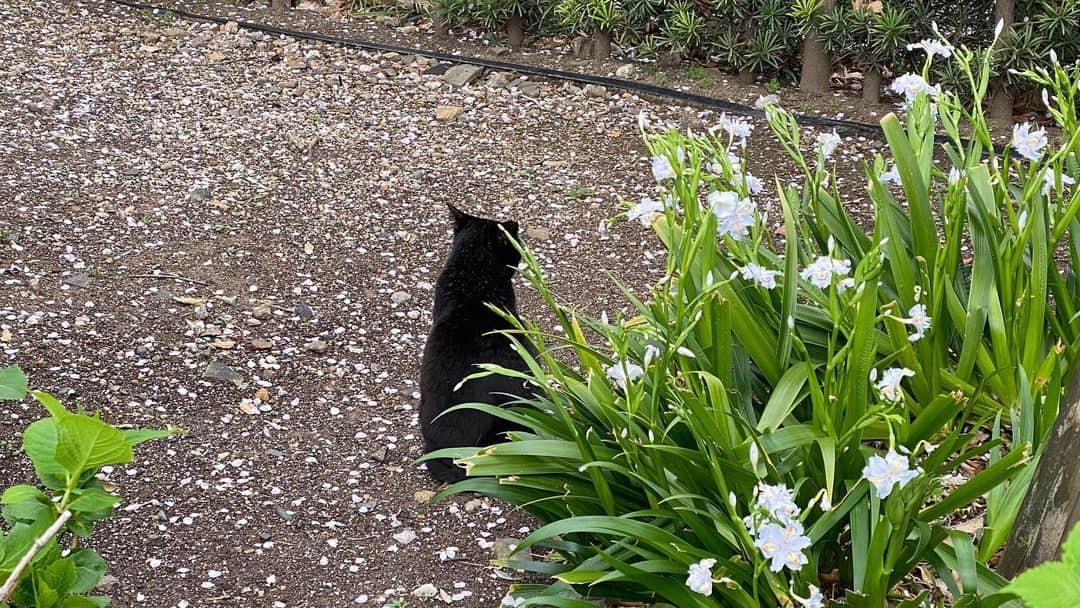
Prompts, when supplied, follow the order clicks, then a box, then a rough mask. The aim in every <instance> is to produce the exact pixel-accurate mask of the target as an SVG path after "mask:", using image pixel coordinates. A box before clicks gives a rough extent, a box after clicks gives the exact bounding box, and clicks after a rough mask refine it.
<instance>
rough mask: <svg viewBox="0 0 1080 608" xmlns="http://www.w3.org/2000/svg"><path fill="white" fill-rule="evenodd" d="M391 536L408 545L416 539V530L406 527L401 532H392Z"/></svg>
mask: <svg viewBox="0 0 1080 608" xmlns="http://www.w3.org/2000/svg"><path fill="white" fill-rule="evenodd" d="M391 536H392V537H393V538H394V540H396V541H397V542H398V543H400V544H402V545H407V544H409V543H411V542H413V541H414V540H416V532H413V531H412V529H411V528H405V529H404V530H402V531H401V532H398V533H397V534H392V535H391Z"/></svg>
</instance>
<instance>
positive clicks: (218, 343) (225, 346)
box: [212, 338, 236, 350]
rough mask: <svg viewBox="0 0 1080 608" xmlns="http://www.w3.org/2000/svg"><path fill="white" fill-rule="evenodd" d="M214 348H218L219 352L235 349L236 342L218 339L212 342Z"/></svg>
mask: <svg viewBox="0 0 1080 608" xmlns="http://www.w3.org/2000/svg"><path fill="white" fill-rule="evenodd" d="M212 344H213V345H214V348H220V349H221V350H232V349H233V348H235V347H236V340H228V339H226V338H218V339H217V340H214V341H213V342H212Z"/></svg>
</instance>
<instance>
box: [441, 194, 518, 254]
mask: <svg viewBox="0 0 1080 608" xmlns="http://www.w3.org/2000/svg"><path fill="white" fill-rule="evenodd" d="M447 207H449V208H450V218H451V219H452V220H453V221H454V248H455V249H458V248H462V247H467V248H468V249H469V250H470V251H472V252H475V253H476V254H478V255H479V256H483V257H484V258H488V259H490V260H491V261H493V262H494V263H496V264H498V265H501V266H514V267H516V266H517V265H518V262H520V261H521V254H520V253H518V250H517V249H515V248H514V245H513V244H512V243H511V242H510V240H509V239H507V238H506V235H507V234H509V235H510V236H511V237H512V238H513V239H514V240H518V223H517V222H515V221H513V220H507V221H505V222H497V221H495V220H489V219H486V218H482V217H476V216H475V215H469V214H468V213H465V212H464V211H462V210H460V209H458V208H457V207H455V206H453V205H450V204H448V205H447ZM504 230H505V232H503V231H504Z"/></svg>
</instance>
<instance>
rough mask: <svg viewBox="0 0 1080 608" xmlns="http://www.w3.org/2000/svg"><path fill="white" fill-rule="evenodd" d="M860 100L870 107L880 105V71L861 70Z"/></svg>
mask: <svg viewBox="0 0 1080 608" xmlns="http://www.w3.org/2000/svg"><path fill="white" fill-rule="evenodd" d="M862 99H863V101H864V102H865V103H867V104H870V105H877V104H878V103H881V70H879V69H878V68H866V69H865V70H863V82H862Z"/></svg>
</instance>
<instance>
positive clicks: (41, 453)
mask: <svg viewBox="0 0 1080 608" xmlns="http://www.w3.org/2000/svg"><path fill="white" fill-rule="evenodd" d="M23 451H24V452H26V455H27V456H29V457H30V461H31V462H33V463H34V471H35V472H36V473H37V476H38V478H39V479H40V480H41V483H43V484H44V485H45V487H47V488H49V489H50V490H63V489H64V488H65V485H66V484H65V482H64V480H65V478H66V477H67V471H65V470H64V467H62V466H60V463H58V462H56V419H55V418H42V419H41V420H38V421H36V422H34V423H32V424H31V425H30V426H28V427H26V430H25V431H23Z"/></svg>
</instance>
